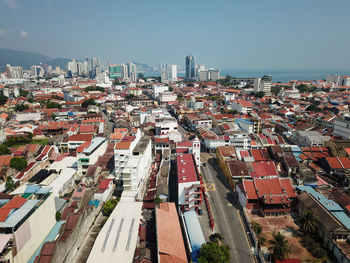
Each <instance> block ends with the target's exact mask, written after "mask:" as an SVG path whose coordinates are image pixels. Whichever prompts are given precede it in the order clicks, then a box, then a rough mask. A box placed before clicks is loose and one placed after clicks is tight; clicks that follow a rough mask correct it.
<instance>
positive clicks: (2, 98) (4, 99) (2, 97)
mask: <svg viewBox="0 0 350 263" xmlns="http://www.w3.org/2000/svg"><path fill="white" fill-rule="evenodd" d="M7 100H8V98H7V97H6V96H5V95H4V93H3V92H2V91H1V92H0V105H4V104H5V103H6V102H7Z"/></svg>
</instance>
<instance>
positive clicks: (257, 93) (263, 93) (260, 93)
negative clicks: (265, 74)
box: [254, 91, 265, 98]
mask: <svg viewBox="0 0 350 263" xmlns="http://www.w3.org/2000/svg"><path fill="white" fill-rule="evenodd" d="M254 96H255V97H256V98H263V97H264V96H265V92H263V91H258V92H254Z"/></svg>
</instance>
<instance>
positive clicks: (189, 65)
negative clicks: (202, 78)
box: [186, 56, 196, 80]
mask: <svg viewBox="0 0 350 263" xmlns="http://www.w3.org/2000/svg"><path fill="white" fill-rule="evenodd" d="M195 79H196V57H195V56H187V57H186V80H195Z"/></svg>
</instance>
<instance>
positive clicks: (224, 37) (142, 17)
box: [0, 0, 350, 70]
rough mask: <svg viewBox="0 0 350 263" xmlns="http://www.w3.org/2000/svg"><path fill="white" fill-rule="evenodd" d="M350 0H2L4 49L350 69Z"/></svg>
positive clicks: (0, 42) (231, 65) (0, 40)
mask: <svg viewBox="0 0 350 263" xmlns="http://www.w3.org/2000/svg"><path fill="white" fill-rule="evenodd" d="M349 10H350V0H332V1H331V0H292V1H291V0H289V1H288V0H263V1H262V0H217V1H213V0H211V1H207V0H176V1H170V0H148V1H146V0H109V1H107V0H100V1H96V0H84V1H83V0H0V47H1V48H13V49H18V50H28V51H36V52H40V53H42V54H45V55H48V56H50V57H66V58H72V57H77V58H82V57H85V56H88V57H94V56H96V57H100V58H101V59H102V60H103V61H105V62H106V61H108V62H110V63H120V62H125V61H127V60H134V61H138V62H144V63H148V64H152V65H155V64H158V63H160V62H161V61H164V62H165V61H167V62H169V63H176V64H184V58H185V56H186V55H188V54H192V55H195V56H196V57H197V63H200V64H205V65H207V66H211V67H215V68H220V69H277V70H279V69H281V70H285V69H342V70H347V69H349V68H350V52H349V47H350V35H349V26H350V16H349Z"/></svg>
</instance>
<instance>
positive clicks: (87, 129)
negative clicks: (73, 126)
mask: <svg viewBox="0 0 350 263" xmlns="http://www.w3.org/2000/svg"><path fill="white" fill-rule="evenodd" d="M79 132H80V133H82V132H84V133H86V132H91V133H94V132H95V125H93V124H90V125H80V128H79Z"/></svg>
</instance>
